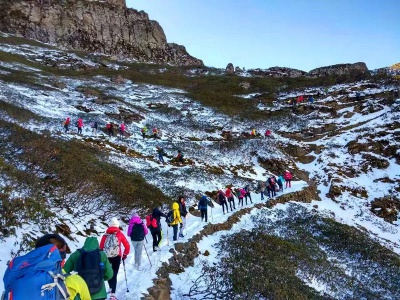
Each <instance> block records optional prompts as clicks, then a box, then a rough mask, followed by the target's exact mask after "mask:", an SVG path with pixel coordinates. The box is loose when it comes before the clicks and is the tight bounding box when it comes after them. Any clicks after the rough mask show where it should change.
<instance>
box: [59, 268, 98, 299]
mask: <svg viewBox="0 0 400 300" xmlns="http://www.w3.org/2000/svg"><path fill="white" fill-rule="evenodd" d="M65 286H66V287H67V289H68V293H69V295H70V299H71V300H91V299H92V298H91V297H90V293H89V289H88V287H87V285H86V282H85V280H83V278H82V277H81V276H79V275H77V274H74V275H68V276H67V277H65Z"/></svg>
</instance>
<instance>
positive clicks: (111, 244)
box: [103, 233, 119, 257]
mask: <svg viewBox="0 0 400 300" xmlns="http://www.w3.org/2000/svg"><path fill="white" fill-rule="evenodd" d="M103 251H104V252H105V253H106V255H107V257H116V256H118V255H119V240H118V238H117V234H116V233H110V234H107V237H106V240H105V241H104V248H103Z"/></svg>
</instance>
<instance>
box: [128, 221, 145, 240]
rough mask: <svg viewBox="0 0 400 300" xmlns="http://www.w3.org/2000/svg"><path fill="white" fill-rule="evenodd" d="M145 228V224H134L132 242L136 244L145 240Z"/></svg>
mask: <svg viewBox="0 0 400 300" xmlns="http://www.w3.org/2000/svg"><path fill="white" fill-rule="evenodd" d="M144 236H145V234H144V227H143V223H141V224H133V226H132V232H131V240H132V241H134V242H140V241H143V240H144Z"/></svg>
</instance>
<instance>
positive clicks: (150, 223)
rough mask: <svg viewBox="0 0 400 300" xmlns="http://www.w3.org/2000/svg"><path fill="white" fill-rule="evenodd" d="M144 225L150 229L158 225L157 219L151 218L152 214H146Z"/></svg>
mask: <svg viewBox="0 0 400 300" xmlns="http://www.w3.org/2000/svg"><path fill="white" fill-rule="evenodd" d="M146 226H147V227H148V228H150V229H155V228H157V227H158V224H157V219H156V218H153V215H148V216H146Z"/></svg>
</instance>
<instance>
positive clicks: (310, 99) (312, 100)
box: [308, 95, 314, 104]
mask: <svg viewBox="0 0 400 300" xmlns="http://www.w3.org/2000/svg"><path fill="white" fill-rule="evenodd" d="M308 102H310V103H311V104H312V103H314V98H313V96H312V95H310V97H308Z"/></svg>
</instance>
